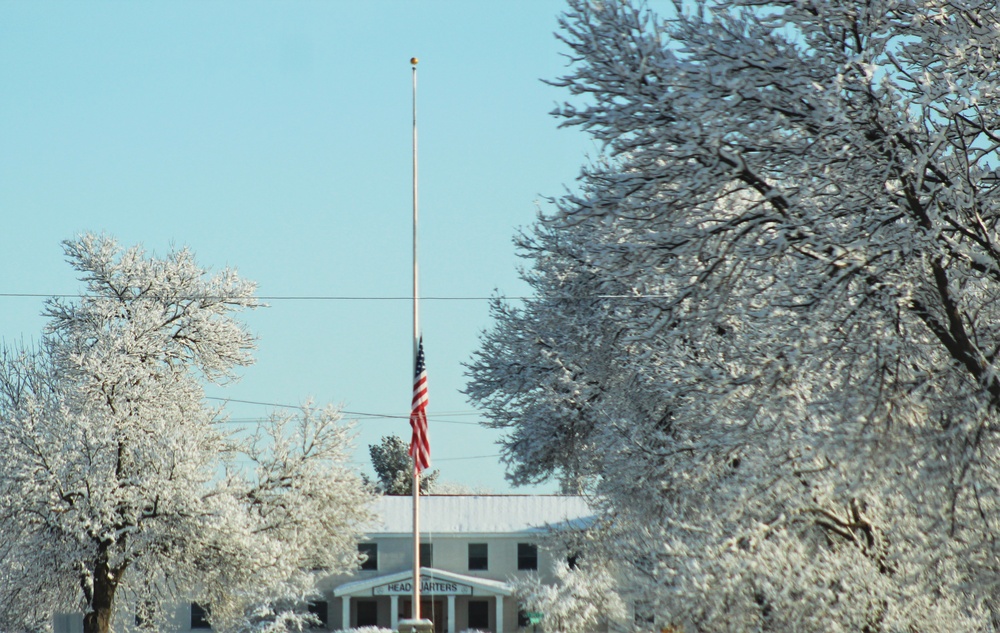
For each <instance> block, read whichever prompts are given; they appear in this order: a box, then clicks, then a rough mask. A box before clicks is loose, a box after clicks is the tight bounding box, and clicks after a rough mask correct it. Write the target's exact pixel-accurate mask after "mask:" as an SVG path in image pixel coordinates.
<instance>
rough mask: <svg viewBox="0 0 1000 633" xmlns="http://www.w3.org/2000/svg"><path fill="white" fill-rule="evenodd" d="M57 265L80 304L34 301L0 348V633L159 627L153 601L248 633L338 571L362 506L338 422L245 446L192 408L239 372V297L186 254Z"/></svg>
mask: <svg viewBox="0 0 1000 633" xmlns="http://www.w3.org/2000/svg"><path fill="white" fill-rule="evenodd" d="M65 252H66V255H67V257H68V260H69V262H70V264H71V265H72V266H73V268H74V269H75V270H76V271H77V272H78V273H80V274H81V276H82V280H83V281H84V282H85V283H86V292H85V293H84V294H83V295H81V296H80V297H79V298H78V299H76V300H72V301H67V300H62V299H53V300H51V301H50V302H49V303H48V304H47V308H46V311H45V312H46V316H47V317H48V318H49V324H48V327H47V330H46V332H45V334H44V336H43V338H42V339H41V342H40V344H39V346H38V348H37V349H35V350H20V351H19V350H12V349H8V350H5V351H4V352H3V353H2V355H0V460H2V462H3V468H2V469H0V568H2V570H3V571H2V572H0V622H2V624H0V626H2V628H4V629H5V630H24V629H44V628H46V627H47V626H48V625H49V624H50V623H51V618H52V614H53V612H58V611H64V612H72V611H82V612H83V613H84V631H85V632H86V633H106V632H107V631H109V630H111V627H112V623H113V619H114V617H115V615H116V613H135V614H137V615H138V616H139V617H140V619H141V620H142V621H143V622H144V623H145V624H146V625H151V626H156V625H157V622H156V618H157V616H158V615H162V612H163V609H161V608H160V605H161V604H162V603H164V602H168V601H175V600H196V601H198V602H199V603H202V604H210V605H211V613H212V619H213V624H214V625H215V626H216V627H217V628H221V629H232V628H238V627H241V626H243V627H245V626H247V619H246V617H245V616H246V615H247V614H248V613H250V612H251V611H252V609H251V606H253V608H256V609H257V612H258V613H259V612H260V610H261V609H265V610H266V608H267V607H266V606H263V607H262V606H261V605H267V604H268V603H273V604H277V603H278V602H281V601H282V600H285V601H287V599H288V597H289V592H293V593H294V592H295V591H299V593H303V592H305V591H306V589H304V588H308V587H309V586H310V582H309V574H311V573H312V572H313V571H314V570H320V569H332V570H344V569H346V568H349V567H352V566H354V565H355V564H356V549H355V540H354V539H355V536H356V535H357V534H358V533H359V531H361V530H362V529H363V528H364V525H363V524H364V522H365V521H367V520H368V510H367V505H368V502H369V494H368V493H367V492H366V489H365V487H364V486H362V485H361V482H360V479H359V477H358V476H357V475H355V474H354V473H353V472H352V471H351V470H349V469H348V468H347V467H346V466H345V464H347V463H348V459H349V456H348V451H349V440H350V437H349V431H348V430H347V429H345V428H344V427H343V426H342V425H340V424H339V422H338V420H339V415H338V414H337V412H336V411H335V410H333V409H327V410H323V411H313V410H310V409H305V410H303V411H302V412H301V413H300V414H298V415H295V416H289V417H276V418H273V419H272V420H271V421H270V423H268V424H265V425H263V426H262V427H261V428H260V429H259V430H258V432H257V433H256V434H255V435H253V436H252V437H247V436H246V435H245V434H242V435H241V434H234V432H233V430H232V427H227V426H226V425H225V424H224V422H225V420H224V419H222V418H221V417H220V411H218V410H217V409H213V408H211V407H208V406H206V404H205V399H204V393H203V386H202V385H203V383H204V381H213V382H221V381H225V380H227V379H230V378H232V377H233V376H234V374H233V372H234V370H235V369H236V368H238V367H241V366H245V365H247V364H249V363H250V362H251V360H252V359H251V355H250V353H251V350H252V349H253V346H254V340H253V337H252V336H251V334H250V333H249V332H248V331H247V330H246V328H245V327H244V326H243V325H242V323H241V322H240V321H238V320H237V319H236V318H235V313H237V312H238V311H240V310H242V309H246V308H253V307H255V306H257V300H256V299H255V298H254V296H253V291H254V286H253V284H251V283H249V282H246V281H244V280H242V279H240V278H239V277H238V276H237V275H236V274H235V272H233V271H231V270H224V271H222V272H219V273H216V274H211V273H209V272H208V271H207V270H205V269H203V268H201V267H199V266H198V265H197V264H196V263H195V261H194V258H193V256H192V254H191V253H190V252H189V251H187V250H176V251H173V252H171V253H169V254H168V255H167V256H166V257H164V258H156V257H152V256H148V255H146V254H145V253H144V252H143V250H142V249H141V248H138V247H135V248H127V249H126V248H122V247H120V246H119V245H118V244H117V243H116V242H115V241H114V240H112V239H110V238H108V237H104V236H94V235H84V236H82V237H80V238H78V239H75V240H72V241H67V242H66V243H65ZM296 588H299V589H296ZM272 615H274V616H277V614H272ZM274 619H275V618H274V617H272V618H271V620H274ZM264 620H266V618H258V621H260V622H263V621H264Z"/></svg>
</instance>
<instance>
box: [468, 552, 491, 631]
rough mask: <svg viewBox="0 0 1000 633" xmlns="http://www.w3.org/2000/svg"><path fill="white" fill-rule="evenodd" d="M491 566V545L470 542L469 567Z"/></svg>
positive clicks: (478, 568) (476, 568) (485, 567)
mask: <svg viewBox="0 0 1000 633" xmlns="http://www.w3.org/2000/svg"><path fill="white" fill-rule="evenodd" d="M489 568H490V555H489V546H488V545H487V544H486V543H469V569H470V570H482V569H489ZM470 626H471V625H470Z"/></svg>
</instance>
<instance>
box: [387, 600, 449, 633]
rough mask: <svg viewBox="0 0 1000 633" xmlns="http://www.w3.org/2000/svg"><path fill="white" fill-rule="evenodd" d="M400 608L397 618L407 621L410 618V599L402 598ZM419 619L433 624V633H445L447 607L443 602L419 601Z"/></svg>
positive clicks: (446, 628)
mask: <svg viewBox="0 0 1000 633" xmlns="http://www.w3.org/2000/svg"><path fill="white" fill-rule="evenodd" d="M402 602H403V604H402V605H401V607H400V613H399V617H400V618H402V619H404V620H405V619H407V618H409V617H412V616H411V615H410V614H411V613H412V610H411V607H412V606H413V599H412V598H404V599H403V600H402ZM420 617H422V618H424V619H425V620H430V621H431V622H433V623H434V633H445V631H447V630H448V606H447V605H446V604H445V601H444V600H424V599H423V598H421V599H420Z"/></svg>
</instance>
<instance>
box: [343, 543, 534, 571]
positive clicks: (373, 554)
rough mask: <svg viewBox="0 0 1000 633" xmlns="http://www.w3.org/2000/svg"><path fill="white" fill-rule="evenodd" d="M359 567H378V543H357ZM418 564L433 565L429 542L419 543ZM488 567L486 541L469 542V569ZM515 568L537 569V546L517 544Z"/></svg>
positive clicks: (372, 568)
mask: <svg viewBox="0 0 1000 633" xmlns="http://www.w3.org/2000/svg"><path fill="white" fill-rule="evenodd" d="M358 554H359V556H360V558H361V561H362V562H361V569H368V570H377V569H378V543H358ZM420 564H421V565H422V566H424V567H433V566H434V548H433V546H432V544H431V543H421V544H420ZM489 568H490V552H489V545H488V544H487V543H469V571H486V570H488V569H489ZM517 568H518V569H519V570H534V569H538V546H537V545H535V544H534V543H518V544H517Z"/></svg>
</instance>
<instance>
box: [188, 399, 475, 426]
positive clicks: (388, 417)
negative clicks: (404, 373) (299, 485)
mask: <svg viewBox="0 0 1000 633" xmlns="http://www.w3.org/2000/svg"><path fill="white" fill-rule="evenodd" d="M205 399H206V400H216V401H218V402H236V403H239V404H252V405H257V406H261V407H275V408H280V409H300V410H301V409H303V408H304V406H302V405H295V404H281V403H277V402H261V401H259V400H240V399H237V398H218V397H214V396H205ZM338 411H339V412H340V413H342V414H344V415H350V416H361V417H363V418H364V419H366V420H373V419H384V420H409V419H410V416H408V415H392V414H387V413H366V412H364V411H347V410H345V409H338ZM473 413H474V412H473ZM449 415H467V414H466V413H461V412H456V413H443V414H440V415H435V416H431V417H430V418H429V419H430V420H431V421H433V422H438V423H440V424H464V425H469V426H479V422H465V421H462V420H442V419H440V418H441V417H445V416H449ZM265 419H266V418H246V420H247V423H252V422H258V421H263V420H265Z"/></svg>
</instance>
